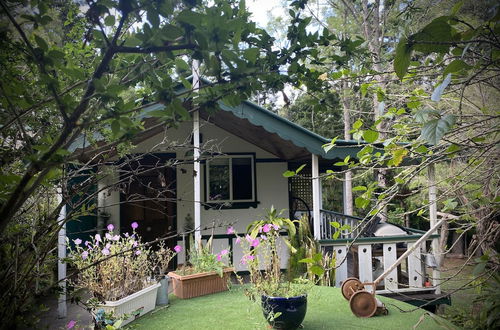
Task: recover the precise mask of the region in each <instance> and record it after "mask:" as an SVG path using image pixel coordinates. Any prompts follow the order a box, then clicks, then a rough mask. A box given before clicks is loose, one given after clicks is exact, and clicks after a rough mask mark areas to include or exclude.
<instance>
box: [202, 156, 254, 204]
mask: <svg viewBox="0 0 500 330" xmlns="http://www.w3.org/2000/svg"><path fill="white" fill-rule="evenodd" d="M206 166H207V171H206V173H207V177H206V187H207V202H208V203H223V202H230V203H240V202H255V158H254V156H253V155H228V156H220V157H217V158H215V159H212V160H208V161H207V163H206Z"/></svg>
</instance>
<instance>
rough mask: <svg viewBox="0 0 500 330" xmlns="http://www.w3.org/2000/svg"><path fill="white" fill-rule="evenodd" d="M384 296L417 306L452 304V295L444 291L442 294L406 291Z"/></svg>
mask: <svg viewBox="0 0 500 330" xmlns="http://www.w3.org/2000/svg"><path fill="white" fill-rule="evenodd" d="M382 296H384V297H389V298H393V299H397V300H399V301H403V302H405V303H408V304H411V305H413V306H417V307H421V306H423V305H426V306H436V305H443V304H446V305H451V296H450V294H449V293H446V292H442V293H440V294H435V293H432V292H411V293H410V292H405V293H403V294H398V293H386V294H382Z"/></svg>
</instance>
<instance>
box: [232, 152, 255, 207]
mask: <svg viewBox="0 0 500 330" xmlns="http://www.w3.org/2000/svg"><path fill="white" fill-rule="evenodd" d="M232 167H233V199H234V200H245V199H253V196H252V185H253V179H252V159H251V158H248V157H245V158H233V166H232Z"/></svg>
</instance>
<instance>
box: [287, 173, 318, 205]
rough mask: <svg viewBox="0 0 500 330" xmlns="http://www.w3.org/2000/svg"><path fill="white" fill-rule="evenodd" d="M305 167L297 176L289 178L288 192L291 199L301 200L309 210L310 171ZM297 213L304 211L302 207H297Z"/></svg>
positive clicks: (310, 199) (310, 193)
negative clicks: (290, 194)
mask: <svg viewBox="0 0 500 330" xmlns="http://www.w3.org/2000/svg"><path fill="white" fill-rule="evenodd" d="M308 167H309V166H306V167H305V168H304V169H303V170H302V171H301V172H300V174H299V175H297V176H293V177H291V178H290V181H289V182H290V191H291V193H292V196H293V197H296V198H300V199H302V200H303V201H304V202H305V203H306V204H307V205H308V206H309V207H310V208H311V207H312V205H313V198H312V180H311V170H310V169H308ZM297 206H298V208H297V211H305V208H304V207H303V206H302V205H300V204H299V205H297Z"/></svg>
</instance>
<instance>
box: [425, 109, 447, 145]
mask: <svg viewBox="0 0 500 330" xmlns="http://www.w3.org/2000/svg"><path fill="white" fill-rule="evenodd" d="M453 124H455V116H454V115H446V116H444V117H442V118H439V119H433V120H430V121H428V122H426V123H425V124H424V126H423V127H422V135H421V137H422V138H423V139H424V140H426V141H427V142H429V143H431V144H434V145H436V144H438V142H439V141H440V140H441V138H442V137H443V136H444V135H445V134H446V133H448V132H449V131H450V129H451V128H452V127H453Z"/></svg>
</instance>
